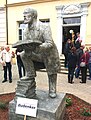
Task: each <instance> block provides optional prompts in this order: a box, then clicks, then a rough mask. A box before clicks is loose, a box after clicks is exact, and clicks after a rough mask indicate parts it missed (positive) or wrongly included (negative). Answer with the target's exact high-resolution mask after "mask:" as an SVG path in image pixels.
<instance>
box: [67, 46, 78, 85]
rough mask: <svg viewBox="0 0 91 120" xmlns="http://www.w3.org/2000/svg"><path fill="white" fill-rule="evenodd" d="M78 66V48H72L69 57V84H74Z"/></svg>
mask: <svg viewBox="0 0 91 120" xmlns="http://www.w3.org/2000/svg"><path fill="white" fill-rule="evenodd" d="M76 64H77V54H76V48H75V47H72V49H71V53H70V54H69V55H68V83H71V84H72V83H73V77H74V71H75V68H76Z"/></svg>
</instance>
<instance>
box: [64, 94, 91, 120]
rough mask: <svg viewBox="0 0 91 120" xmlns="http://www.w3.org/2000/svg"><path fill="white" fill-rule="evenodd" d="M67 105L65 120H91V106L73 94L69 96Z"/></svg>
mask: <svg viewBox="0 0 91 120" xmlns="http://www.w3.org/2000/svg"><path fill="white" fill-rule="evenodd" d="M67 101H68V103H67ZM66 104H67V105H66V113H65V116H64V120H91V105H90V104H88V103H86V102H85V101H83V100H81V99H80V98H78V97H76V96H74V95H71V94H67V96H66Z"/></svg>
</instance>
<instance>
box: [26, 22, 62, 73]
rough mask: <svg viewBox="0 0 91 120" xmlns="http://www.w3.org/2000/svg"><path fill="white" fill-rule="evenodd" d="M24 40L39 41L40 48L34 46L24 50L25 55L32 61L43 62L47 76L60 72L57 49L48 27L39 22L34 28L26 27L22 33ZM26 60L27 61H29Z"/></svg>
mask: <svg viewBox="0 0 91 120" xmlns="http://www.w3.org/2000/svg"><path fill="white" fill-rule="evenodd" d="M24 40H38V41H41V42H42V44H41V47H40V46H36V47H34V46H33V47H34V48H31V50H30V49H29V50H26V49H25V55H26V56H27V57H29V59H31V60H33V61H40V62H44V64H45V67H46V70H47V72H48V73H49V74H56V73H57V72H58V71H59V70H60V59H59V54H58V50H57V47H56V45H55V43H54V41H53V39H52V33H51V29H50V26H49V25H48V24H44V23H42V22H40V21H38V22H37V24H36V26H32V27H31V28H29V27H27V28H26V29H25V32H24ZM29 59H28V60H29Z"/></svg>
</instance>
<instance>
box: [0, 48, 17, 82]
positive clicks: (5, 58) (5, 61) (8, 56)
mask: <svg viewBox="0 0 91 120" xmlns="http://www.w3.org/2000/svg"><path fill="white" fill-rule="evenodd" d="M12 57H15V54H14V52H12V53H11V52H10V47H9V46H5V50H3V52H2V58H1V59H0V62H1V64H2V65H3V68H4V80H3V81H2V83H4V82H6V81H7V71H8V73H9V83H12V70H11V69H12V65H11V61H12Z"/></svg>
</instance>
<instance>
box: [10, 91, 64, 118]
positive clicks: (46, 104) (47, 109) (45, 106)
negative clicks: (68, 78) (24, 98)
mask: <svg viewBox="0 0 91 120" xmlns="http://www.w3.org/2000/svg"><path fill="white" fill-rule="evenodd" d="M36 93H37V99H38V110H37V117H36V118H33V117H30V116H27V119H26V120H63V116H64V113H65V96H66V94H64V93H57V97H56V98H50V97H49V96H48V91H41V90H37V91H36ZM15 107H16V103H15V101H14V100H13V101H11V102H10V103H9V120H23V119H24V116H23V115H18V114H15V109H16V108H15Z"/></svg>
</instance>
